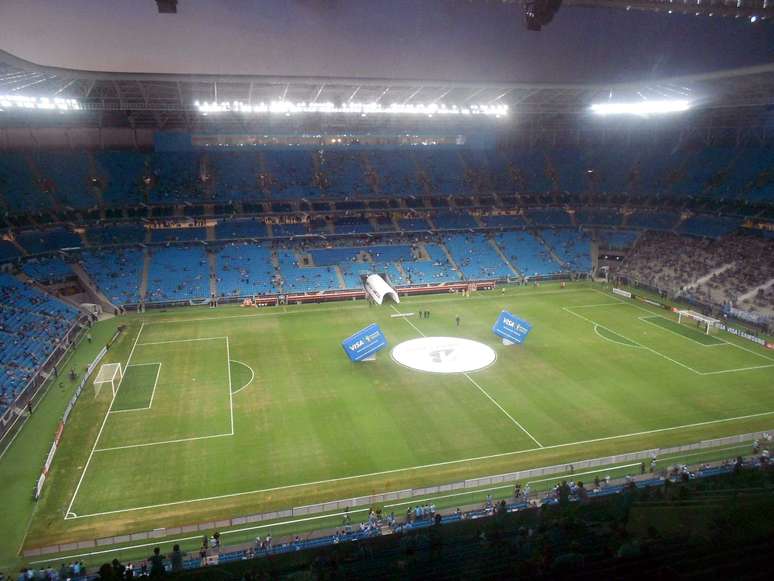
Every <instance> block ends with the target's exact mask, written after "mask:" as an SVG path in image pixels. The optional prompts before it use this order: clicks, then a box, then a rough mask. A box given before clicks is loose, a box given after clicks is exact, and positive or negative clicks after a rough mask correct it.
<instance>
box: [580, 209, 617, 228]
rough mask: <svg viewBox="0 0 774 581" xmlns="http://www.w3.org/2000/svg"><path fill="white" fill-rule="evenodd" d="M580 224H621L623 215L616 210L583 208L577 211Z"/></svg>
mask: <svg viewBox="0 0 774 581" xmlns="http://www.w3.org/2000/svg"><path fill="white" fill-rule="evenodd" d="M575 220H576V222H578V224H589V225H594V226H619V225H620V224H621V215H620V214H619V213H618V212H617V211H616V210H603V209H591V208H583V209H581V210H578V211H577V212H576V213H575Z"/></svg>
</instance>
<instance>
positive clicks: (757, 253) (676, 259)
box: [615, 232, 774, 312]
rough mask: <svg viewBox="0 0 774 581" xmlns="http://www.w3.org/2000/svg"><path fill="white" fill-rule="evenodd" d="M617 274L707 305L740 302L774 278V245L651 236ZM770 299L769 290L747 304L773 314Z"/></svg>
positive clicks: (742, 238)
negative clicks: (743, 296) (742, 297)
mask: <svg viewBox="0 0 774 581" xmlns="http://www.w3.org/2000/svg"><path fill="white" fill-rule="evenodd" d="M615 273H616V274H621V275H624V276H627V277H628V278H630V279H632V280H634V281H638V282H641V283H646V284H649V285H651V286H655V287H657V288H659V289H662V290H665V291H668V292H671V293H675V294H682V295H684V296H687V297H691V298H693V299H696V300H699V301H701V302H705V303H712V304H717V305H722V304H726V303H731V304H736V303H737V302H738V301H739V299H740V296H742V295H744V294H745V293H747V292H749V291H751V290H753V289H755V288H756V287H759V286H761V285H764V284H765V283H767V282H768V281H771V280H773V279H774V241H772V240H770V239H766V238H759V237H756V236H750V235H731V236H726V237H723V238H720V239H712V238H697V237H692V236H679V235H677V234H673V233H669V232H647V233H645V234H644V235H643V236H642V237H641V238H640V239H639V240H638V242H637V244H636V246H635V247H634V248H633V249H632V251H631V252H630V253H629V254H628V255H627V257H626V259H625V260H624V261H623V262H622V263H621V265H620V266H619V267H617V269H616V270H615ZM769 288H771V287H769ZM768 298H770V295H767V291H765V290H763V291H761V292H760V293H757V294H755V295H754V296H753V297H752V298H751V300H749V301H746V302H745V303H743V304H742V305H741V306H742V307H744V306H745V305H747V306H749V307H751V308H759V309H762V310H763V311H764V312H765V311H769V312H771V311H772V310H774V307H773V306H772V303H771V301H770V300H767V299H768Z"/></svg>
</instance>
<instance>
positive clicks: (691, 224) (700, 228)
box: [678, 215, 742, 238]
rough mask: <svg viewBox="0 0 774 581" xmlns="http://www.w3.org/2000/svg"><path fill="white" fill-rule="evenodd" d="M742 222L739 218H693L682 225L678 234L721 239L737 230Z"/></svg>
mask: <svg viewBox="0 0 774 581" xmlns="http://www.w3.org/2000/svg"><path fill="white" fill-rule="evenodd" d="M741 222H742V221H741V220H740V219H739V218H734V217H731V216H706V215H699V216H691V217H690V218H688V219H687V220H685V221H684V222H683V223H682V224H680V227H679V228H678V232H680V233H682V234H692V235H694V236H707V237H708V238H720V237H721V236H725V235H726V234H730V233H731V232H733V231H734V230H736V229H737V228H738V227H739V225H740V224H741Z"/></svg>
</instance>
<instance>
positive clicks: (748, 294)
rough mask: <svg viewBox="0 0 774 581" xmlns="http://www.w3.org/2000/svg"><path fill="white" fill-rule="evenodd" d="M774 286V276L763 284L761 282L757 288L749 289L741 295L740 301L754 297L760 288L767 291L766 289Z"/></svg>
mask: <svg viewBox="0 0 774 581" xmlns="http://www.w3.org/2000/svg"><path fill="white" fill-rule="evenodd" d="M773 286H774V278H772V279H769V280H767V281H766V282H764V283H763V284H759V285H758V286H756V287H755V288H753V289H750V290H748V291H747V292H746V293H744V294H743V295H739V298H738V302H740V303H741V302H742V301H746V300H747V299H751V298H754V297H755V295H756V294H757V293H758V291H760V290H763V291H765V290H768V289H770V288H771V287H773Z"/></svg>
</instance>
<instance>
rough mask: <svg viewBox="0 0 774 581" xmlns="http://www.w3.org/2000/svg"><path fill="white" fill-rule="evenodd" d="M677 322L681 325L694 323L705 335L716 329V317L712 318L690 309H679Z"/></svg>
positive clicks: (717, 321)
mask: <svg viewBox="0 0 774 581" xmlns="http://www.w3.org/2000/svg"><path fill="white" fill-rule="evenodd" d="M677 322H678V323H680V324H681V325H695V326H696V327H698V328H699V329H701V330H702V332H704V334H705V335H709V334H710V333H712V332H713V330H714V329H717V325H718V323H720V321H719V320H718V319H713V318H712V317H708V316H706V315H702V314H701V313H697V312H696V311H691V310H679V311H677Z"/></svg>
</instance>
